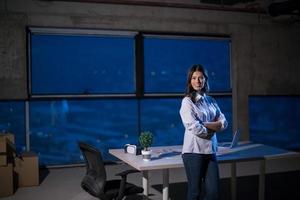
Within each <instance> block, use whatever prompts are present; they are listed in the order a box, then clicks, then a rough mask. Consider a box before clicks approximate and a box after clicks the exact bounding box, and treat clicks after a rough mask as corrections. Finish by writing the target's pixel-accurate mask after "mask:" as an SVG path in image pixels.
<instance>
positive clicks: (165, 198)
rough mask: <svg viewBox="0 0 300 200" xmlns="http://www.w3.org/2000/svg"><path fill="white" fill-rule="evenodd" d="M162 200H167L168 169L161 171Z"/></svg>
mask: <svg viewBox="0 0 300 200" xmlns="http://www.w3.org/2000/svg"><path fill="white" fill-rule="evenodd" d="M163 200H169V169H163Z"/></svg>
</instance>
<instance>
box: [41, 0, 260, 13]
mask: <svg viewBox="0 0 300 200" xmlns="http://www.w3.org/2000/svg"><path fill="white" fill-rule="evenodd" d="M40 1H64V2H80V3H104V4H122V5H138V6H157V7H172V8H191V9H203V10H220V11H233V12H249V13H266V11H265V9H263V8H261V7H260V6H259V5H258V4H254V5H253V6H245V7H233V6H224V5H211V4H204V3H200V2H199V3H184V2H183V3H176V2H162V1H150V0H40Z"/></svg>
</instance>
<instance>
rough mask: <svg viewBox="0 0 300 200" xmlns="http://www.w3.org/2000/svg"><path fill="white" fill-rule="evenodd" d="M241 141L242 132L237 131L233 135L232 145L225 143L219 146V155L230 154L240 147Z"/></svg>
mask: <svg viewBox="0 0 300 200" xmlns="http://www.w3.org/2000/svg"><path fill="white" fill-rule="evenodd" d="M239 139H240V130H239V129H237V130H236V131H235V133H234V134H233V137H232V141H231V143H224V144H220V145H218V152H217V155H220V154H223V153H228V152H229V151H230V149H233V148H234V147H236V146H237V145H238V142H239Z"/></svg>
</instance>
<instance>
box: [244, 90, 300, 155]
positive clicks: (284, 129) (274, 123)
mask: <svg viewBox="0 0 300 200" xmlns="http://www.w3.org/2000/svg"><path fill="white" fill-rule="evenodd" d="M249 115H250V116H249V127H250V140H251V141H254V142H257V143H263V144H267V145H271V146H275V147H280V148H284V149H290V150H293V149H294V150H298V149H300V134H299V119H300V97H299V96H295V97H291V96H289V97H288V96H272V97H266V96H264V97H261V96H251V97H250V98H249Z"/></svg>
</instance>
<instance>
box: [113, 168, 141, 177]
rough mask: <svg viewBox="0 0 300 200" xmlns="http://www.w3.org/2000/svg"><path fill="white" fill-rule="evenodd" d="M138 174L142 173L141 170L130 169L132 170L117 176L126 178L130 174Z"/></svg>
mask: <svg viewBox="0 0 300 200" xmlns="http://www.w3.org/2000/svg"><path fill="white" fill-rule="evenodd" d="M137 172H140V171H139V170H135V169H130V170H126V171H123V172H120V173H117V174H116V175H117V176H121V177H124V176H127V175H128V174H132V173H137Z"/></svg>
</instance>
